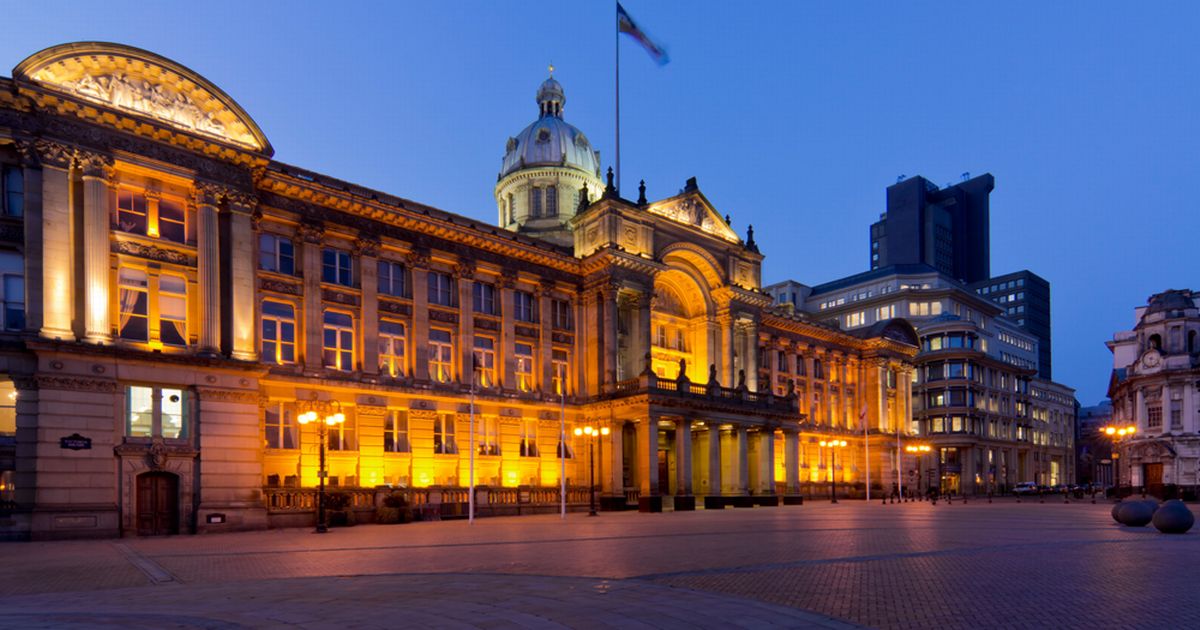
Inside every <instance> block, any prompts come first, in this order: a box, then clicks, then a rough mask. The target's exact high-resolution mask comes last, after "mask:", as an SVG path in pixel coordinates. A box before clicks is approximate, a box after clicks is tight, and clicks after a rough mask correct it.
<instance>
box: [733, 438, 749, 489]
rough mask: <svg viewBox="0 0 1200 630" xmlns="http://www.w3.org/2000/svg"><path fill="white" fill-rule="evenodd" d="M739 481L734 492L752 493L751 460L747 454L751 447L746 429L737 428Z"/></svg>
mask: <svg viewBox="0 0 1200 630" xmlns="http://www.w3.org/2000/svg"><path fill="white" fill-rule="evenodd" d="M736 430H737V479H736V480H735V484H736V485H734V490H735V491H736V492H737V494H748V493H749V491H750V488H749V485H748V484H749V482H750V458H749V456H748V454H747V450H748V447H749V444H748V437H749V436H748V435H747V432H746V427H745V426H743V425H738V426H737V429H736Z"/></svg>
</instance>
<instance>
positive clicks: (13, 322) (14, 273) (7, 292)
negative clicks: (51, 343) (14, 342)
mask: <svg viewBox="0 0 1200 630" xmlns="http://www.w3.org/2000/svg"><path fill="white" fill-rule="evenodd" d="M0 280H2V282H0V290H3V292H4V294H3V295H2V296H0V300H2V301H3V303H4V309H3V312H2V313H0V317H3V318H4V322H3V323H4V330H21V329H23V328H25V260H24V258H22V257H21V255H20V254H18V253H16V252H3V253H0Z"/></svg>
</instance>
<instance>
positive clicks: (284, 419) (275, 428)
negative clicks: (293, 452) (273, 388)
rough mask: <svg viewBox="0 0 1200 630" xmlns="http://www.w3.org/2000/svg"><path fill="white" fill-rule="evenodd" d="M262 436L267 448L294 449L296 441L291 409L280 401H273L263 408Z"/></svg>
mask: <svg viewBox="0 0 1200 630" xmlns="http://www.w3.org/2000/svg"><path fill="white" fill-rule="evenodd" d="M263 426H264V430H265V432H266V435H265V436H264V437H265V438H266V442H267V448H277V449H294V448H297V447H298V446H299V443H298V442H297V441H296V435H297V429H296V417H295V414H294V413H292V409H291V408H290V407H289V406H287V405H285V404H284V403H281V402H273V403H271V404H269V405H267V408H266V409H264V410H263Z"/></svg>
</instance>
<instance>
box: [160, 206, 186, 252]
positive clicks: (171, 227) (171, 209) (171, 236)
mask: <svg viewBox="0 0 1200 630" xmlns="http://www.w3.org/2000/svg"><path fill="white" fill-rule="evenodd" d="M158 235H159V237H160V238H163V239H166V240H168V241H175V242H176V243H186V242H187V210H186V209H185V208H184V205H183V204H182V203H179V202H178V201H174V200H171V199H161V200H159V202H158Z"/></svg>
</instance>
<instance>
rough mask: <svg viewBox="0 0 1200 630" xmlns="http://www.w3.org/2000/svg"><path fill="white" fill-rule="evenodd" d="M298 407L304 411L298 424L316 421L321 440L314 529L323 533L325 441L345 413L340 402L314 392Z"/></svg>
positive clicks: (343, 419)
mask: <svg viewBox="0 0 1200 630" xmlns="http://www.w3.org/2000/svg"><path fill="white" fill-rule="evenodd" d="M300 408H301V409H304V410H305V411H304V412H302V413H301V414H300V417H299V418H297V420H298V421H299V422H300V424H308V423H310V422H315V423H317V436H318V438H319V439H320V442H321V448H320V452H321V457H320V460H319V464H318V466H319V468H318V470H317V479H318V481H319V485H318V490H317V530H316V531H317V533H318V534H324V533H325V532H328V531H329V526H328V525H326V523H325V476H326V474H327V473H326V472H325V441H326V439H327V437H328V435H329V427H332V426H336V425H339V424H342V423H343V422H345V421H346V414H344V413H342V404H341V403H339V402H338V401H336V400H318V399H317V395H316V394H315V393H314V394H313V398H312V400H305V401H301V402H300Z"/></svg>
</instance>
